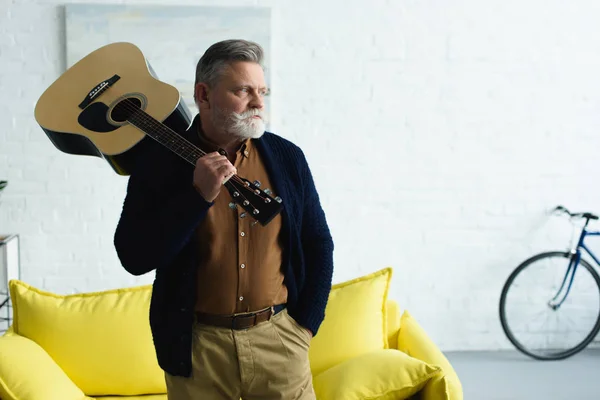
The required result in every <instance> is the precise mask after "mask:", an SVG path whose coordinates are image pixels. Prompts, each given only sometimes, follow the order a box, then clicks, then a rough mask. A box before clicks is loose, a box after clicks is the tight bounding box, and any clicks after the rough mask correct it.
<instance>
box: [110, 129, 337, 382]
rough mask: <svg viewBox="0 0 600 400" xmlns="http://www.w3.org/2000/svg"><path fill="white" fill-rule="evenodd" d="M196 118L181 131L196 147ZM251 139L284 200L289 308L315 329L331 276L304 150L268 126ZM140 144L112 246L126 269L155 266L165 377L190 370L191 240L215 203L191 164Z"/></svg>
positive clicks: (154, 321)
mask: <svg viewBox="0 0 600 400" xmlns="http://www.w3.org/2000/svg"><path fill="white" fill-rule="evenodd" d="M197 123H198V118H196V119H195V120H194V122H193V123H192V125H191V126H190V128H189V129H188V130H187V131H186V132H183V133H182V135H183V136H184V137H185V138H186V139H187V140H189V141H191V142H192V143H194V144H196V145H198V138H197V135H196V134H195V132H196V130H195V129H196V124H197ZM253 140H254V142H255V144H256V148H257V149H258V151H259V153H260V155H261V157H262V159H263V162H264V164H265V166H266V169H267V172H268V174H269V178H270V180H271V183H272V185H273V188H272V189H273V191H274V192H275V193H276V194H277V195H278V196H280V197H281V198H282V199H283V206H284V208H283V211H282V228H281V229H282V231H281V234H282V235H283V237H282V238H283V243H284V249H283V264H282V270H283V273H284V276H285V278H284V283H285V285H286V286H287V288H288V302H287V306H288V310H289V313H290V315H291V316H292V317H293V318H294V319H296V320H297V321H298V323H300V324H301V325H302V326H304V327H306V328H308V329H310V330H311V331H312V332H313V333H314V334H315V335H316V334H317V332H318V330H319V326H320V324H321V322H322V321H323V318H324V317H325V306H326V304H327V300H328V297H329V293H330V290H331V280H332V274H333V241H332V238H331V234H330V231H329V228H328V225H327V221H326V219H325V213H324V212H323V209H322V207H321V204H320V202H319V196H318V194H317V190H316V188H315V184H314V181H313V178H312V174H311V172H310V169H309V166H308V163H307V161H306V158H305V157H304V154H303V152H302V150H301V149H300V148H299V147H297V146H296V145H294V144H293V143H291V142H289V141H288V140H285V139H283V138H282V137H280V136H277V135H275V134H272V133H269V132H265V134H264V135H263V136H262V137H261V138H260V139H253ZM138 146H142V144H139V145H138ZM143 146H145V147H146V149H145V151H144V156H143V158H142V159H141V160H140V161H139V162H138V163H137V164H136V166H135V167H134V169H133V171H132V173H131V176H130V177H129V182H128V186H127V194H126V197H125V201H124V203H123V209H122V212H121V217H120V220H119V223H118V225H117V228H116V232H115V237H114V244H115V248H116V251H117V254H118V256H119V259H120V260H121V263H122V265H123V267H124V268H125V269H126V270H127V271H128V272H129V273H131V274H134V275H142V274H145V273H148V272H150V271H153V270H155V271H156V276H155V280H154V284H153V289H152V300H151V304H150V327H151V329H152V336H153V340H154V346H155V349H156V354H157V358H158V362H159V365H160V366H161V368H162V369H163V370H165V371H166V372H168V373H169V374H171V375H179V376H190V374H191V367H192V363H191V350H192V326H193V320H194V314H193V313H194V304H195V299H196V269H197V252H198V246H197V243H196V241H194V240H191V239H192V237H193V234H194V231H195V229H196V227H197V226H198V224H199V223H200V222H201V221H202V219H203V218H204V216H205V215H206V213H207V211H208V210H209V208H210V207H211V206H212V204H213V203H207V202H206V201H205V200H204V199H203V198H202V197H201V196H200V195H199V194H198V193H197V192H196V190H195V189H194V188H193V186H192V176H193V166H192V165H191V164H188V163H186V162H185V161H184V160H182V159H180V158H179V157H178V156H176V155H174V154H173V153H171V152H170V151H169V150H167V149H165V148H164V147H162V146H161V145H159V144H158V143H156V142H153V141H150V139H149V138H147V139H145V140H144V143H143ZM248 179H251V177H248ZM220 196H229V193H227V192H226V191H223V192H222V193H221V194H220Z"/></svg>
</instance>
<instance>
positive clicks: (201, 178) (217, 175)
mask: <svg viewBox="0 0 600 400" xmlns="http://www.w3.org/2000/svg"><path fill="white" fill-rule="evenodd" d="M236 173H237V169H236V168H235V167H234V166H233V164H231V163H230V162H229V160H228V159H227V157H225V156H224V155H222V154H219V153H218V152H216V151H215V152H213V153H209V154H207V155H205V156H203V157H200V158H199V159H198V161H196V168H195V169H194V188H196V190H197V191H198V193H200V194H201V195H202V197H204V200H206V201H208V202H212V201H214V200H215V199H216V198H217V196H218V195H219V193H220V192H221V186H222V185H223V183H224V182H225V181H226V180H227V179H229V178H231V177H232V176H233V175H234V174H236Z"/></svg>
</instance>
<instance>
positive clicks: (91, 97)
mask: <svg viewBox="0 0 600 400" xmlns="http://www.w3.org/2000/svg"><path fill="white" fill-rule="evenodd" d="M119 79H121V77H120V76H119V75H117V74H115V75H113V77H112V78H110V79H107V80H105V81H102V82H100V83H99V84H97V85H96V87H95V88H93V89H92V90H90V92H89V93H88V94H87V95H86V96H85V99H83V101H82V102H81V103H79V108H81V109H82V110H83V109H85V108H86V107H87V106H89V105H90V103H91V102H92V101H94V99H95V98H96V97H97V96H98V95H100V94H102V93H103V92H104V91H105V90H106V89H108V88H109V87H111V86H112V85H113V84H114V83H115V82H116V81H118V80H119Z"/></svg>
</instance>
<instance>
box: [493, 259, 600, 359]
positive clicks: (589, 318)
mask: <svg viewBox="0 0 600 400" xmlns="http://www.w3.org/2000/svg"><path fill="white" fill-rule="evenodd" d="M572 257H573V255H572V254H571V253H569V252H560V251H556V252H547V253H541V254H538V255H536V256H533V257H531V258H529V259H527V260H525V261H524V262H523V263H521V264H520V265H519V266H518V267H517V268H516V269H515V270H514V271H513V272H512V273H511V275H510V276H509V277H508V279H507V281H506V283H505V284H504V287H503V288H502V295H501V296H500V322H501V323H502V329H503V330H504V333H505V334H506V336H507V337H508V340H510V342H511V343H512V344H513V345H514V346H515V347H516V348H517V349H518V350H519V351H521V352H522V353H524V354H526V355H528V356H530V357H533V358H535V359H537V360H561V359H564V358H567V357H570V356H572V355H574V354H576V353H578V352H580V351H581V350H583V349H584V348H585V347H586V346H587V345H588V344H589V343H590V342H591V341H592V340H594V338H595V337H596V335H597V334H598V331H599V330H600V276H598V273H597V272H596V270H595V269H594V268H592V266H591V265H590V264H589V263H588V262H586V261H585V260H583V259H580V262H579V264H578V266H577V268H576V269H575V272H574V276H573V280H572V286H571V288H570V291H569V292H568V295H567V297H566V299H565V300H564V302H562V304H560V305H557V303H559V302H560V300H561V299H562V298H563V296H564V293H565V290H566V289H567V287H568V286H569V281H570V280H571V275H572V273H569V274H567V271H568V270H569V263H570V261H571V259H572ZM582 267H583V268H582ZM571 271H573V269H571ZM567 275H568V276H567ZM565 277H566V281H565ZM563 282H564V285H563ZM561 288H562V290H561ZM559 292H560V293H559ZM557 295H558V296H557Z"/></svg>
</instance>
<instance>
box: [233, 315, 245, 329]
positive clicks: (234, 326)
mask: <svg viewBox="0 0 600 400" xmlns="http://www.w3.org/2000/svg"><path fill="white" fill-rule="evenodd" d="M242 315H244V314H238V315H233V316H232V317H231V329H239V328H238V327H237V326H236V324H235V321H237V318H238V317H240V316H242Z"/></svg>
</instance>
